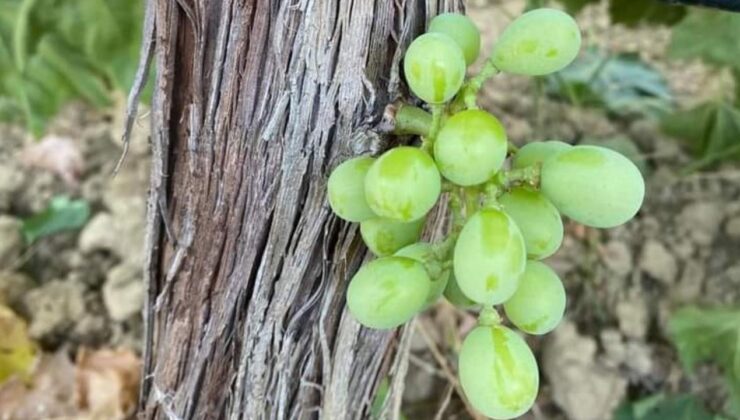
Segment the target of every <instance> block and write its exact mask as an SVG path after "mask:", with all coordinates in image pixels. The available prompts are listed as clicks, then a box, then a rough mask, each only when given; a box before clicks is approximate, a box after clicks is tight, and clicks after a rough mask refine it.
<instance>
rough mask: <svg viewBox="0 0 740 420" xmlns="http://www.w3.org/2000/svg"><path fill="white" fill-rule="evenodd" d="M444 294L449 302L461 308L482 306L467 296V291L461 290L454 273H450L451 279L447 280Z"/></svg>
mask: <svg viewBox="0 0 740 420" xmlns="http://www.w3.org/2000/svg"><path fill="white" fill-rule="evenodd" d="M444 295H445V299H447V301H448V302H450V303H451V304H453V305H455V306H457V307H458V308H460V309H473V308H475V307H477V306H480V304H479V303H478V302H476V301H474V300H472V299H470V298H469V297H467V296H465V293H463V292H462V290H460V286H459V285H458V284H457V279H456V278H455V275H454V274H452V275H450V279H449V280H447V286H446V287H445V291H444Z"/></svg>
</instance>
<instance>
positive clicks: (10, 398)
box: [0, 351, 76, 420]
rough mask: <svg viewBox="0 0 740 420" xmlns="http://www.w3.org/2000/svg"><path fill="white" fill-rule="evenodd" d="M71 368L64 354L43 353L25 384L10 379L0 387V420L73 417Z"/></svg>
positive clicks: (74, 412)
mask: <svg viewBox="0 0 740 420" xmlns="http://www.w3.org/2000/svg"><path fill="white" fill-rule="evenodd" d="M74 375H75V369H74V365H72V363H71V362H70V360H69V357H67V354H66V352H64V351H60V352H58V353H56V354H54V355H48V354H44V355H42V356H41V360H39V363H38V366H37V368H36V370H35V371H34V373H33V376H32V377H31V379H30V380H29V381H23V380H22V379H20V378H17V377H16V378H12V379H10V380H9V381H7V382H5V383H4V384H3V385H1V386H0V419H3V420H5V419H10V420H16V419H18V420H36V419H50V418H60V417H65V416H73V415H75V414H76V410H75V407H74V400H73V397H74V393H73V392H74Z"/></svg>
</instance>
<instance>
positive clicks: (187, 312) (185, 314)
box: [141, 0, 461, 420]
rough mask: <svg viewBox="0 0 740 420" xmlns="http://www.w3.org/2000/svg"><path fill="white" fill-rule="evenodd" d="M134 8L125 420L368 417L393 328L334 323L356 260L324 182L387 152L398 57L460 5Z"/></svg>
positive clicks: (177, 4) (400, 2) (396, 357)
mask: <svg viewBox="0 0 740 420" xmlns="http://www.w3.org/2000/svg"><path fill="white" fill-rule="evenodd" d="M150 1H151V2H153V3H152V5H151V6H152V7H149V8H148V10H149V12H150V13H151V15H150V17H151V18H152V19H153V20H151V22H153V25H147V27H148V28H150V29H151V30H152V31H153V32H154V33H153V34H149V33H147V34H145V39H154V43H155V63H156V68H157V77H156V83H155V89H154V99H153V107H152V109H153V118H152V124H153V127H152V147H153V155H154V161H153V170H152V180H151V190H150V200H149V205H148V232H147V247H148V250H149V254H148V260H147V267H146V277H147V287H148V302H147V308H146V314H145V317H146V334H145V341H146V346H145V347H146V348H145V355H144V360H145V380H144V384H143V386H142V401H141V415H142V416H143V417H146V418H171V419H215V418H229V419H237V418H241V419H286V418H301V419H302V418H317V417H321V418H325V419H332V420H334V419H345V418H347V419H354V418H364V417H367V415H368V408H369V404H370V402H371V398H372V395H373V392H374V390H375V388H376V387H377V385H378V383H379V381H380V380H381V379H382V378H383V377H384V376H385V375H386V374H387V373H388V372H389V370H390V372H391V374H392V375H393V381H392V383H393V386H392V391H396V392H398V391H399V390H400V389H401V387H402V380H403V373H404V371H405V361H404V360H405V358H404V357H403V356H404V355H405V352H406V349H407V347H408V341H409V340H408V337H409V332H408V331H410V329H409V328H407V329H406V330H405V331H406V332H404V333H403V335H402V337H403V338H402V337H400V336H399V334H398V333H395V332H379V331H371V330H367V329H363V328H360V327H359V325H358V324H357V323H356V322H355V321H354V320H353V319H352V318H351V317H350V316H348V314H347V313H346V311H345V309H344V294H345V290H346V285H347V281H348V279H349V278H350V277H351V275H352V274H353V273H354V272H355V271H356V270H357V268H358V267H359V265H360V263H361V262H362V261H363V259H365V257H366V251H365V248H364V247H363V246H362V244H361V241H360V240H359V235H358V229H357V227H356V226H354V227H353V226H350V225H348V224H346V223H342V222H340V221H339V220H337V219H336V218H334V217H333V216H331V214H330V210H329V208H328V206H327V205H326V198H325V187H326V178H327V174H328V172H329V171H330V170H331V169H332V168H333V167H335V166H336V165H337V164H338V163H339V162H341V161H342V160H344V159H346V158H347V157H349V156H353V155H356V154H359V153H366V152H369V151H377V150H380V149H384V148H385V147H387V145H386V144H385V143H386V140H385V139H384V138H382V137H380V136H377V135H372V134H371V133H372V128H373V127H374V125H375V124H376V123H377V122H378V121H379V120H380V118H381V117H382V111H383V107H384V106H385V105H386V104H387V103H389V102H391V101H393V100H395V99H397V98H398V97H399V96H400V93H401V92H400V91H399V87H400V86H401V84H400V82H399V75H398V69H399V62H400V59H401V57H402V56H403V51H404V49H405V46H406V45H408V43H409V42H410V41H411V40H412V39H413V37H414V36H416V35H417V34H419V33H420V32H421V31H422V30H423V29H424V23H425V22H426V21H428V19H429V17H430V16H433V15H436V14H437V13H439V12H441V11H448V10H454V9H457V8H460V7H461V5H460V4H458V1H457V0H437V1H435V0H426V1H425V0H385V1H384V0H374V1H373V0H252V1H248V0H241V1H240V0H218V1H217V0H213V1H205V0H150ZM144 50H145V49H144ZM142 62H146V60H142ZM399 401H400V400H399V399H397V398H393V399H391V401H389V402H388V403H387V404H386V408H392V406H397V405H398V402H399Z"/></svg>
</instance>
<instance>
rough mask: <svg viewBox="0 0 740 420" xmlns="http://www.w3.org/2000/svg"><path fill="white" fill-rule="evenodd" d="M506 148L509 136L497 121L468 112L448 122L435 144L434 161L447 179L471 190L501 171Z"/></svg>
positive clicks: (477, 112)
mask: <svg viewBox="0 0 740 420" xmlns="http://www.w3.org/2000/svg"><path fill="white" fill-rule="evenodd" d="M506 147H507V143H506V132H505V131H504V127H503V126H502V125H501V123H500V122H499V120H498V119H496V117H494V116H493V115H491V114H489V113H487V112H485V111H480V110H468V111H463V112H459V113H457V114H455V115H453V116H452V117H450V118H449V119H448V120H447V121H445V123H444V125H443V126H442V129H441V130H440V131H439V134H438V135H437V140H436V141H435V142H434V157H435V159H436V160H437V167H438V168H439V170H440V172H441V173H442V175H443V176H444V177H445V178H447V179H449V180H450V181H452V182H454V183H455V184H457V185H463V186H470V185H476V184H480V183H482V182H485V181H487V180H488V179H490V178H491V177H492V176H493V175H494V174H495V173H496V172H497V171H498V170H499V169H501V165H502V164H503V163H504V159H506Z"/></svg>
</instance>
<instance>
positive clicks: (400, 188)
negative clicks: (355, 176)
mask: <svg viewBox="0 0 740 420" xmlns="http://www.w3.org/2000/svg"><path fill="white" fill-rule="evenodd" d="M441 189H442V180H441V177H440V176H439V171H438V170H437V166H436V165H435V164H434V160H432V158H431V157H429V155H428V154H427V153H426V152H424V151H422V150H420V149H417V148H415V147H408V146H404V147H396V148H395V149H391V150H389V151H387V152H385V153H383V155H382V156H380V157H379V158H378V159H377V160H376V161H375V163H373V165H372V166H371V167H370V170H369V171H368V173H367V176H366V177H365V198H366V199H367V203H368V204H369V205H370V208H371V209H372V210H373V212H375V214H377V215H378V216H381V217H387V218H389V219H394V220H399V221H402V222H411V221H413V220H419V219H421V218H422V217H424V215H425V214H427V212H428V211H429V210H430V209H431V208H432V207H434V204H435V203H436V202H437V198H438V197H439V193H440V191H441Z"/></svg>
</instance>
